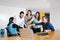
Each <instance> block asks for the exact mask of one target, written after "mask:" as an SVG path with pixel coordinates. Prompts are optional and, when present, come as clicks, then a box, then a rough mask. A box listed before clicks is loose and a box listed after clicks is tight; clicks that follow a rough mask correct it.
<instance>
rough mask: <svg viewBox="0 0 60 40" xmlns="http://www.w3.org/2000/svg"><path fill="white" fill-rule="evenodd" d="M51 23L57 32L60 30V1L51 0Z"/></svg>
mask: <svg viewBox="0 0 60 40" xmlns="http://www.w3.org/2000/svg"><path fill="white" fill-rule="evenodd" d="M50 13H51V22H52V24H53V25H54V26H55V29H56V30H60V0H50Z"/></svg>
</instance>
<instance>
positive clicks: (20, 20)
mask: <svg viewBox="0 0 60 40" xmlns="http://www.w3.org/2000/svg"><path fill="white" fill-rule="evenodd" d="M16 24H17V25H19V26H20V27H22V28H24V24H25V22H24V12H23V11H21V12H20V14H19V17H17V18H16Z"/></svg>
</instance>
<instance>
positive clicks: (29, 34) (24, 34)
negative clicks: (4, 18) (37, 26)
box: [20, 28, 33, 38]
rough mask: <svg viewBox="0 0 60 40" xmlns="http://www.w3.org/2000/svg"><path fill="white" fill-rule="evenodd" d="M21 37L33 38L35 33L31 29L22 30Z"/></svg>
mask: <svg viewBox="0 0 60 40" xmlns="http://www.w3.org/2000/svg"><path fill="white" fill-rule="evenodd" d="M20 35H21V37H28V38H33V31H32V30H31V29H27V28H25V29H20Z"/></svg>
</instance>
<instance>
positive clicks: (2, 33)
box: [1, 29, 5, 37]
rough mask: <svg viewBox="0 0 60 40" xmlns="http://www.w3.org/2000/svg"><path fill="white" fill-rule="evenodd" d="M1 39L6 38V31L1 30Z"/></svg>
mask: <svg viewBox="0 0 60 40" xmlns="http://www.w3.org/2000/svg"><path fill="white" fill-rule="evenodd" d="M1 37H5V29H1Z"/></svg>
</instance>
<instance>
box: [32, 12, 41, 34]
mask: <svg viewBox="0 0 60 40" xmlns="http://www.w3.org/2000/svg"><path fill="white" fill-rule="evenodd" d="M40 22H41V20H40V12H36V14H35V17H34V20H33V23H34V24H35V25H34V26H33V28H32V29H33V32H34V33H36V32H40V31H41V26H40V24H39V23H40Z"/></svg>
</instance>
